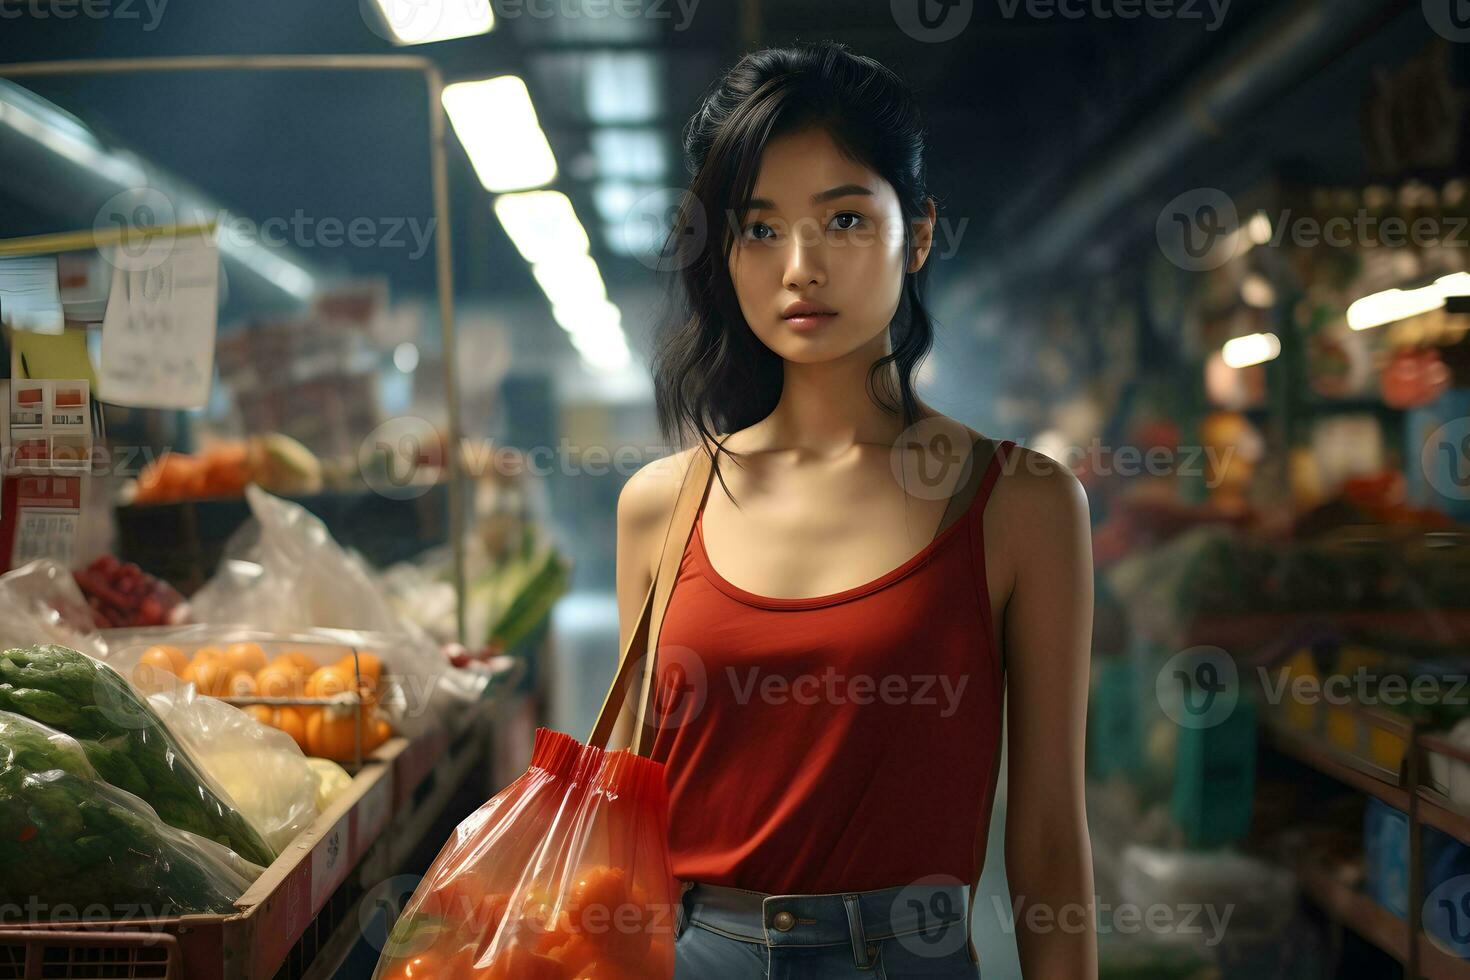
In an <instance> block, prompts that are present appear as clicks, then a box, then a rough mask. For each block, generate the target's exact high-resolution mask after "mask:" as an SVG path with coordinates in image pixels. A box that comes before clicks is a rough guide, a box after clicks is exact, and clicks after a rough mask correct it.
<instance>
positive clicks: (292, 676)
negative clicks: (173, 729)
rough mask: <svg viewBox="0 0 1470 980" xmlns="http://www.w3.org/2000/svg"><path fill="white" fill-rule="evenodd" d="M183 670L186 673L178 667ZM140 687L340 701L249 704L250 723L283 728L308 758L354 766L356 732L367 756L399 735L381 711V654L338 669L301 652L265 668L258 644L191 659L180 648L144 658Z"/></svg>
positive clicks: (210, 650)
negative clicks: (355, 696)
mask: <svg viewBox="0 0 1470 980" xmlns="http://www.w3.org/2000/svg"><path fill="white" fill-rule="evenodd" d="M181 661H182V662H183V663H184V666H183V668H182V669H180V668H179V666H178V665H179V663H180V662H181ZM133 676H134V680H135V681H137V682H138V683H139V684H140V685H141V686H142V687H143V688H144V689H146V690H150V691H153V690H169V689H171V688H172V687H173V686H174V685H173V684H171V683H169V679H170V676H177V678H178V679H179V680H180V681H183V682H184V683H187V684H193V685H194V688H195V690H197V691H198V692H199V693H200V694H203V695H205V696H207V697H213V698H222V699H230V698H235V699H238V700H248V699H250V698H252V697H256V696H259V697H263V698H302V699H307V698H312V699H332V698H336V699H338V700H339V701H341V703H340V704H336V705H325V704H301V705H294V704H253V705H246V706H245V711H246V713H247V714H248V715H250V717H252V718H253V719H255V720H256V721H258V722H260V723H261V724H264V725H269V726H271V727H272V728H277V729H279V730H281V731H283V732H285V733H286V734H287V735H289V736H291V738H292V739H293V740H294V741H295V742H296V744H297V745H298V746H299V747H300V748H301V751H302V752H305V753H306V754H307V755H310V756H318V757H320V758H324V759H335V760H337V761H339V762H347V761H351V760H355V759H356V757H357V748H358V731H359V730H360V731H361V748H362V752H363V754H365V755H366V754H368V753H370V752H373V751H375V750H376V749H377V748H378V747H379V746H381V745H382V744H383V743H384V742H386V741H387V740H388V739H389V738H390V737H392V735H393V725H392V724H391V722H390V721H389V720H388V718H387V717H386V716H385V715H384V714H383V712H381V711H380V710H379V704H380V701H381V698H382V692H383V661H382V658H380V657H379V656H378V655H377V654H374V653H369V652H367V651H358V653H357V654H356V655H355V656H354V655H353V654H351V653H348V654H345V655H344V656H342V657H341V658H340V659H339V660H337V662H336V663H333V664H326V665H321V664H318V663H317V662H316V660H314V659H313V658H312V657H311V656H310V655H308V654H306V653H304V652H302V651H301V650H286V651H284V652H282V653H280V654H278V655H277V656H276V657H275V658H274V659H272V660H270V661H269V662H267V660H266V653H265V650H264V648H262V647H261V645H260V644H259V643H253V642H242V643H231V644H228V645H226V646H202V647H199V648H198V649H196V650H195V651H194V653H193V654H192V656H187V657H186V655H185V654H184V653H183V651H182V650H180V649H179V648H177V647H173V646H165V645H155V646H150V647H149V648H148V649H146V650H145V651H143V653H142V654H141V655H140V656H139V657H138V660H137V663H136V665H135V666H134V667H133ZM354 690H356V691H358V693H359V694H360V696H361V698H362V717H361V723H360V725H359V724H355V723H354V722H355V721H356V720H357V718H358V707H357V705H356V703H355V702H353V701H351V700H350V699H347V698H343V697H342V696H343V695H350V694H351V693H352V692H353V691H354Z"/></svg>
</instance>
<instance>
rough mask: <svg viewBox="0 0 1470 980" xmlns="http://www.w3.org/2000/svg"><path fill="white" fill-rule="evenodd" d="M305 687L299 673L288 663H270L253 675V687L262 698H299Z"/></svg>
mask: <svg viewBox="0 0 1470 980" xmlns="http://www.w3.org/2000/svg"><path fill="white" fill-rule="evenodd" d="M304 686H305V683H304V681H303V680H302V677H301V672H300V671H299V670H297V669H296V668H295V667H294V666H292V665H291V664H290V663H284V664H283V663H281V662H279V661H277V662H275V663H272V664H271V665H270V666H269V667H266V668H265V669H264V670H261V671H258V672H257V673H256V675H255V687H256V690H257V691H258V692H259V693H260V695H261V696H262V697H267V698H291V697H299V696H300V695H301V693H302V689H303V687H304Z"/></svg>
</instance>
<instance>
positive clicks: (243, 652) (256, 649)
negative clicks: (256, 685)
mask: <svg viewBox="0 0 1470 980" xmlns="http://www.w3.org/2000/svg"><path fill="white" fill-rule="evenodd" d="M224 657H225V663H226V664H228V665H229V668H230V670H232V671H247V672H249V673H251V674H254V673H255V672H256V671H258V670H264V669H265V666H266V662H265V651H264V650H262V649H261V648H260V644H258V643H231V644H230V645H229V646H227V647H225V650H224Z"/></svg>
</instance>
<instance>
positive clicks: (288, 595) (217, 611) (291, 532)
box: [190, 486, 488, 738]
mask: <svg viewBox="0 0 1470 980" xmlns="http://www.w3.org/2000/svg"><path fill="white" fill-rule="evenodd" d="M245 496H246V499H247V500H248V501H249V503H250V509H251V512H252V513H253V514H254V518H255V519H254V521H252V522H251V523H249V524H247V525H246V526H245V527H244V528H242V529H241V531H240V532H237V534H236V536H235V538H234V539H232V540H231V542H230V544H229V546H228V548H227V549H226V557H225V560H224V561H222V562H221V564H220V572H219V574H218V575H216V576H215V578H213V579H211V580H210V581H209V582H208V583H206V584H205V586H204V588H203V589H201V590H200V591H199V592H198V593H196V594H195V595H194V596H193V597H192V598H191V600H190V608H191V610H192V613H193V616H194V618H195V619H196V620H197V621H199V622H203V623H219V624H226V623H229V624H239V625H242V626H249V627H254V628H256V629H260V630H265V631H268V632H271V633H277V634H280V633H292V632H300V631H304V630H312V629H316V628H326V629H332V630H340V631H343V633H344V634H345V633H346V631H349V630H354V631H355V630H361V631H364V632H371V633H379V634H382V635H384V636H388V637H392V641H391V642H392V645H393V657H392V660H391V661H390V662H389V666H390V667H391V669H392V670H393V672H394V673H395V674H396V675H397V676H398V678H399V679H400V680H401V681H402V682H403V683H404V685H405V686H406V687H409V688H412V689H413V690H415V691H418V692H421V693H422V699H421V700H422V701H424V702H426V703H427V710H423V711H415V712H413V713H412V714H411V715H410V716H406V717H403V718H398V719H395V727H396V728H397V729H398V730H399V731H400V732H401V733H402V734H404V735H407V736H409V737H410V738H412V737H416V736H418V735H419V734H421V733H422V732H424V731H426V730H427V729H429V728H431V727H433V725H434V724H435V723H436V722H438V721H442V720H443V719H444V718H445V717H446V716H448V715H450V714H452V713H455V712H458V711H461V710H463V708H464V707H465V706H466V705H467V704H469V703H470V702H473V701H476V700H478V699H479V697H480V696H481V694H482V693H483V692H484V691H485V689H486V687H487V686H488V681H487V680H486V679H485V678H484V677H482V676H479V675H476V674H473V673H470V672H468V671H457V670H451V669H450V667H449V664H448V663H447V662H446V661H445V659H444V657H443V655H442V654H441V653H440V651H439V644H438V643H437V642H436V641H435V640H434V638H433V637H431V636H430V635H429V634H428V633H427V632H425V631H424V630H423V629H422V628H421V627H419V626H418V625H417V624H415V623H413V622H410V621H408V620H406V619H404V618H402V617H401V616H399V615H398V613H397V612H396V611H395V609H394V607H393V602H392V599H391V597H390V596H389V593H388V590H387V589H386V588H384V587H383V586H382V585H381V583H380V582H379V581H378V577H377V575H376V573H375V572H373V570H372V569H370V568H369V567H368V566H367V565H366V563H364V562H363V561H362V559H360V558H359V557H358V556H356V555H354V554H351V553H349V552H347V551H345V550H344V549H343V548H342V547H341V545H339V544H338V543H337V542H336V541H335V540H333V538H332V536H331V534H330V533H329V532H328V531H327V528H326V525H324V524H323V523H322V522H321V520H320V519H319V518H317V517H316V516H315V515H313V514H312V513H311V512H309V511H307V510H306V509H305V508H304V507H301V506H300V505H298V504H294V503H292V502H290V501H287V500H281V499H280V498H278V497H273V496H271V495H270V494H268V493H266V492H265V491H263V490H261V489H260V488H259V487H256V486H250V487H248V488H247V489H246V491H245Z"/></svg>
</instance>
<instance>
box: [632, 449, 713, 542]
mask: <svg viewBox="0 0 1470 980" xmlns="http://www.w3.org/2000/svg"><path fill="white" fill-rule="evenodd" d="M701 452H704V449H703V448H702V447H701V446H700V445H699V444H695V445H693V446H690V447H689V448H687V449H681V450H679V451H677V452H674V453H670V454H668V455H666V456H660V457H659V458H658V459H654V460H650V461H649V462H647V463H645V464H643V465H642V466H641V467H639V468H638V470H637V471H636V472H634V473H633V475H632V476H630V477H628V480H627V482H626V483H624V484H623V488H622V490H621V491H619V493H618V528H619V531H620V533H631V534H638V533H641V532H645V531H649V530H651V529H654V528H659V527H662V526H663V525H664V524H665V523H666V522H667V521H668V518H669V515H670V514H671V513H672V512H673V509H674V503H675V501H676V500H677V499H678V497H679V487H680V486H682V485H683V482H684V476H685V474H686V473H688V471H689V467H690V465H691V464H692V463H693V462H694V460H695V454H696V453H701Z"/></svg>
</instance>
